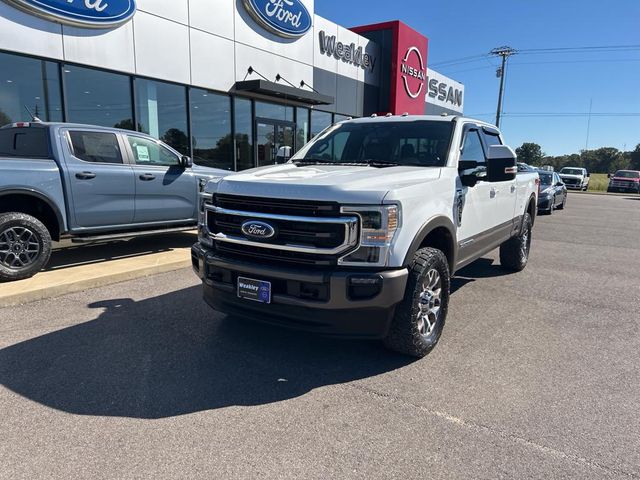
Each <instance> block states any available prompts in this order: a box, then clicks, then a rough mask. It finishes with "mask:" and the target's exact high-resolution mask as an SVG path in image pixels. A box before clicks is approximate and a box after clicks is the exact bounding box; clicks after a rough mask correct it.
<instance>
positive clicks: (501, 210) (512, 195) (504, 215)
mask: <svg viewBox="0 0 640 480" xmlns="http://www.w3.org/2000/svg"><path fill="white" fill-rule="evenodd" d="M481 137H482V139H483V140H484V144H485V151H486V150H487V149H488V148H489V147H490V146H491V145H502V140H501V139H500V134H499V133H498V131H497V130H493V129H489V128H486V127H485V128H483V129H482V131H481ZM516 183H517V182H516V179H515V178H514V179H513V180H507V181H504V182H494V183H492V184H491V188H492V192H493V195H494V197H495V200H496V206H495V209H496V212H495V217H496V221H497V222H498V223H497V224H498V225H503V224H507V223H509V224H510V223H511V222H512V221H513V218H514V216H515V209H516V200H517V196H518V192H517V184H516Z"/></svg>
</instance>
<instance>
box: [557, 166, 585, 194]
mask: <svg viewBox="0 0 640 480" xmlns="http://www.w3.org/2000/svg"><path fill="white" fill-rule="evenodd" d="M590 177H591V174H590V173H589V172H587V169H586V168H580V167H564V168H563V169H562V170H560V178H561V179H562V181H563V182H564V184H565V185H566V186H567V188H568V189H570V190H584V191H587V189H588V188H589V180H590Z"/></svg>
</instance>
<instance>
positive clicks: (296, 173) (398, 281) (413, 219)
mask: <svg viewBox="0 0 640 480" xmlns="http://www.w3.org/2000/svg"><path fill="white" fill-rule="evenodd" d="M516 173H517V167H516V155H515V153H514V152H513V150H512V149H511V148H509V147H508V146H506V145H504V144H503V141H502V137H501V134H500V132H499V131H498V130H496V128H495V127H493V126H491V125H488V124H485V123H482V122H479V121H477V120H472V119H468V118H461V117H435V116H408V115H405V116H389V117H376V118H361V119H355V120H347V121H344V122H340V123H337V124H335V125H333V126H331V127H329V128H328V129H326V130H325V131H323V132H322V133H321V134H319V135H318V136H317V137H316V138H314V139H313V140H312V141H311V142H310V143H309V144H307V145H306V146H305V147H303V148H302V149H301V150H300V151H299V152H298V153H297V154H296V155H295V156H294V157H293V158H292V159H291V160H290V161H289V162H288V163H286V164H284V165H277V166H269V167H263V168H257V169H253V170H249V171H246V172H243V173H238V174H233V175H230V176H227V177H225V178H220V179H214V180H212V181H210V182H209V183H208V185H207V186H206V187H205V191H204V193H203V195H204V196H205V198H204V202H203V205H204V207H203V210H202V212H201V220H200V226H199V243H198V244H196V245H194V246H193V247H192V261H193V267H194V270H195V271H196V273H197V274H198V275H199V276H200V278H201V279H202V281H203V286H204V299H205V300H206V302H207V303H209V305H211V306H212V307H213V308H215V309H217V310H219V311H221V312H224V313H227V314H240V315H245V316H249V317H253V318H255V319H258V320H262V321H266V322H272V323H275V324H281V325H286V326H293V327H297V328H302V329H308V330H313V331H317V332H321V333H323V334H327V335H343V336H349V337H359V338H381V339H384V343H385V344H386V345H387V346H388V347H389V348H391V349H393V350H395V351H398V352H402V353H404V354H408V355H413V356H424V355H426V354H427V353H428V352H429V351H430V350H431V349H432V348H433V347H434V346H435V344H436V343H437V342H438V339H439V338H440V335H441V333H442V329H443V326H444V324H445V319H446V316H447V309H448V305H449V288H450V278H451V276H452V275H453V274H454V273H455V272H456V271H457V270H459V269H460V268H462V267H464V266H465V265H468V264H469V263H471V262H473V261H474V260H476V259H478V258H479V257H481V256H482V255H484V254H486V253H487V252H489V251H491V250H493V249H495V248H496V247H500V260H501V264H502V266H503V267H504V268H507V269H509V270H514V271H519V270H522V269H523V268H524V267H525V265H526V264H527V260H528V258H529V249H530V245H531V230H532V227H533V224H534V218H535V215H536V203H537V191H538V188H537V182H538V175H537V173H533V172H531V173H529V172H522V173H519V174H517V175H516Z"/></svg>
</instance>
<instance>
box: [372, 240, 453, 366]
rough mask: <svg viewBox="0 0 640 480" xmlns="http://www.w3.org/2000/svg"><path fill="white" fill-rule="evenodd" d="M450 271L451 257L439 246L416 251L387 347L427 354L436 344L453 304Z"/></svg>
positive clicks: (413, 353) (386, 341)
mask: <svg viewBox="0 0 640 480" xmlns="http://www.w3.org/2000/svg"><path fill="white" fill-rule="evenodd" d="M450 283H451V282H450V273H449V263H448V261H447V257H445V255H444V254H443V253H442V252H441V251H440V250H437V249H435V248H422V249H420V250H418V251H417V252H416V254H415V255H414V257H413V261H412V262H411V266H410V267H409V279H408V281H407V289H406V291H405V295H404V299H403V300H402V302H400V304H399V305H398V306H397V307H396V312H395V316H394V318H393V322H392V323H391V327H390V329H389V334H388V335H387V337H386V338H385V339H384V344H385V346H386V347H387V348H389V349H391V350H393V351H396V352H399V353H402V354H405V355H411V356H414V357H424V356H425V355H427V354H428V353H429V352H430V351H431V350H432V349H433V347H435V346H436V344H437V343H438V340H439V339H440V335H441V334H442V329H443V328H444V323H445V319H446V317H447V309H448V307H449V288H450Z"/></svg>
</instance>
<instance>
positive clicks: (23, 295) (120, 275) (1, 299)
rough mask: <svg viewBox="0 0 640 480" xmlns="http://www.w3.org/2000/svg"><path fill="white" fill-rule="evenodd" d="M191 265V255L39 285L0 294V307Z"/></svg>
mask: <svg viewBox="0 0 640 480" xmlns="http://www.w3.org/2000/svg"><path fill="white" fill-rule="evenodd" d="M190 266H191V257H188V258H187V259H185V260H177V261H171V262H166V263H163V264H157V265H152V266H145V267H140V268H134V269H131V270H127V271H122V272H117V273H112V274H106V275H102V276H99V277H93V278H86V279H81V280H77V281H74V282H70V283H65V284H62V285H53V286H49V287H41V288H37V289H33V290H28V291H25V292H16V293H9V294H7V295H0V308H1V307H12V306H16V305H22V304H25V303H30V302H35V301H38V300H44V299H48V298H52V297H57V296H60V295H66V294H68V293H75V292H80V291H83V290H90V289H92V288H98V287H103V286H106V285H111V284H114V283H120V282H125V281H127V280H135V279H137V278H143V277H148V276H151V275H156V274H159V273H166V272H171V271H174V270H180V269H182V268H186V267H190Z"/></svg>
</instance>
